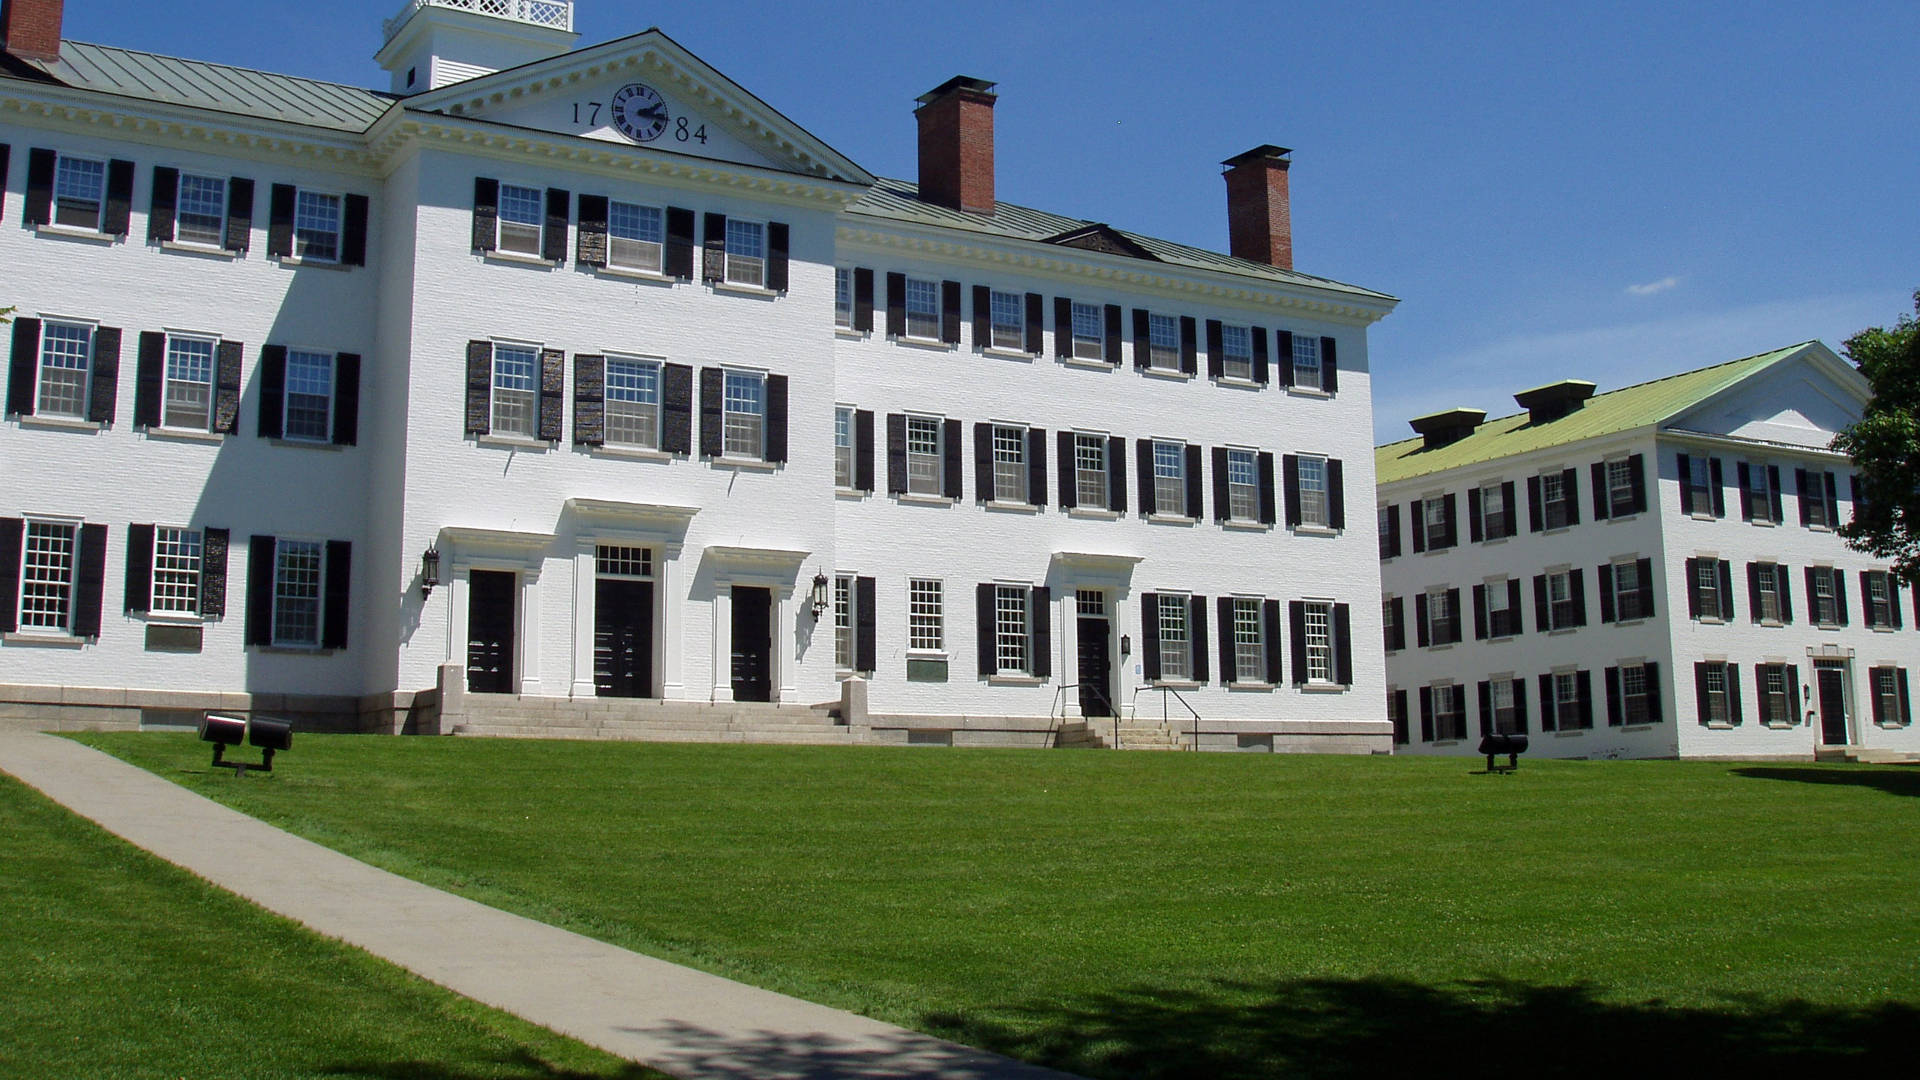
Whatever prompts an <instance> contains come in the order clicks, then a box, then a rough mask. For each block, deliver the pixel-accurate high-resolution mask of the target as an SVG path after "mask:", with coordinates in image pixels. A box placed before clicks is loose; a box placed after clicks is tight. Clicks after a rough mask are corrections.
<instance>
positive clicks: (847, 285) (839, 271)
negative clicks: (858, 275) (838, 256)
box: [833, 266, 853, 330]
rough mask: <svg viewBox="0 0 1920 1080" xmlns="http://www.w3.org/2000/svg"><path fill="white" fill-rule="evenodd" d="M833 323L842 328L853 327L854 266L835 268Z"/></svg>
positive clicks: (848, 328)
mask: <svg viewBox="0 0 1920 1080" xmlns="http://www.w3.org/2000/svg"><path fill="white" fill-rule="evenodd" d="M833 325H834V327H835V328H837V329H840V330H851V329H853V268H852V267H848V266H836V267H834V268H833Z"/></svg>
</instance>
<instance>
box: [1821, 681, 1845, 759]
mask: <svg viewBox="0 0 1920 1080" xmlns="http://www.w3.org/2000/svg"><path fill="white" fill-rule="evenodd" d="M1819 672H1820V675H1819V677H1820V742H1821V743H1822V744H1823V745H1825V746H1845V745H1847V694H1846V689H1845V676H1844V675H1843V674H1842V672H1841V669H1840V668H1838V667H1829V666H1827V665H1826V664H1821V665H1820V667H1819Z"/></svg>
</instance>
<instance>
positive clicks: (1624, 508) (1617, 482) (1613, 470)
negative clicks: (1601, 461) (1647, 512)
mask: <svg viewBox="0 0 1920 1080" xmlns="http://www.w3.org/2000/svg"><path fill="white" fill-rule="evenodd" d="M1606 472H1607V514H1608V516H1609V517H1619V516H1620V515H1622V514H1631V513H1633V512H1634V511H1635V509H1636V507H1635V500H1634V497H1633V463H1632V462H1631V461H1629V460H1627V459H1625V458H1622V459H1621V460H1619V461H1609V462H1607V469H1606Z"/></svg>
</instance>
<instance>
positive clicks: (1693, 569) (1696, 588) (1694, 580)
mask: <svg viewBox="0 0 1920 1080" xmlns="http://www.w3.org/2000/svg"><path fill="white" fill-rule="evenodd" d="M1700 600H1701V597H1700V560H1699V559H1688V560H1687V618H1689V619H1697V618H1699V617H1700Z"/></svg>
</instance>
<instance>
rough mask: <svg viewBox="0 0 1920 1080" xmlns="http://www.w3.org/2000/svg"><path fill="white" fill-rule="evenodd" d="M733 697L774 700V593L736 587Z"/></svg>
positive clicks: (749, 699) (734, 596) (743, 699)
mask: <svg viewBox="0 0 1920 1080" xmlns="http://www.w3.org/2000/svg"><path fill="white" fill-rule="evenodd" d="M733 700H735V701H772V700H773V593H772V591H770V590H768V589H748V588H742V587H741V586H738V585H736V586H734V588H733Z"/></svg>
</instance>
